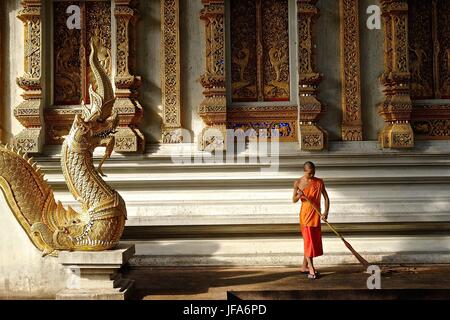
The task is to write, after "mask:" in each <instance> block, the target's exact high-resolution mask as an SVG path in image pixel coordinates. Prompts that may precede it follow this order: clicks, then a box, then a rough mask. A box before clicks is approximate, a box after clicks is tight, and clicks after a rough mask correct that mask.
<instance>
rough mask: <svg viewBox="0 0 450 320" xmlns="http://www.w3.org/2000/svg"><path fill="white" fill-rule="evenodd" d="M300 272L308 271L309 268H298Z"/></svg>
mask: <svg viewBox="0 0 450 320" xmlns="http://www.w3.org/2000/svg"><path fill="white" fill-rule="evenodd" d="M300 272H301V273H305V274H306V273H309V269H308V268H306V267H301V268H300Z"/></svg>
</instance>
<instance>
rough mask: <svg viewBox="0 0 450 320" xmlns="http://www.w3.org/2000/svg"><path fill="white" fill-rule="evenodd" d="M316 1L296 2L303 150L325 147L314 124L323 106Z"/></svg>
mask: <svg viewBox="0 0 450 320" xmlns="http://www.w3.org/2000/svg"><path fill="white" fill-rule="evenodd" d="M316 2H317V0H298V1H297V7H298V17H297V24H298V43H299V44H298V46H299V48H298V60H299V101H300V104H299V108H298V139H299V143H300V148H301V149H302V150H310V151H319V150H323V149H325V148H326V145H327V132H326V131H325V130H324V129H322V128H321V127H320V126H318V125H317V121H318V120H319V119H320V117H321V115H322V114H323V112H324V111H325V110H324V107H323V106H322V104H321V103H320V102H319V100H318V99H317V86H318V85H319V84H320V81H321V80H322V75H321V74H319V73H318V72H316V71H315V53H314V46H313V43H314V39H313V28H314V24H315V21H316V19H317V17H318V15H319V10H318V9H317V7H316Z"/></svg>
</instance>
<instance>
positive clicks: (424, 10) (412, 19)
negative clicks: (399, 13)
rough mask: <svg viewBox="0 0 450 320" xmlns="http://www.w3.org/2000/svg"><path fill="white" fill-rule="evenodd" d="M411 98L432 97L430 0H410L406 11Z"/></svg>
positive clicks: (431, 22) (432, 50) (432, 53)
mask: <svg viewBox="0 0 450 320" xmlns="http://www.w3.org/2000/svg"><path fill="white" fill-rule="evenodd" d="M408 21H409V24H408V32H409V48H408V50H409V60H410V62H409V69H410V72H411V98H412V99H413V100H417V99H432V98H434V85H433V83H434V76H433V74H434V71H433V69H434V66H433V60H434V54H435V52H434V48H433V47H434V44H433V36H432V35H433V17H432V3H431V1H423V0H422V1H421V0H410V1H409V11H408Z"/></svg>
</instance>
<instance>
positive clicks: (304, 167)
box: [303, 161, 316, 171]
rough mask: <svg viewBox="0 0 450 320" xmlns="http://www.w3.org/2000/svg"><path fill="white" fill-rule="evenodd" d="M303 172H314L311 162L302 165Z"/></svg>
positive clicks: (314, 167)
mask: <svg viewBox="0 0 450 320" xmlns="http://www.w3.org/2000/svg"><path fill="white" fill-rule="evenodd" d="M303 170H313V171H315V170H316V166H315V165H314V163H312V162H311V161H307V162H305V163H304V164H303Z"/></svg>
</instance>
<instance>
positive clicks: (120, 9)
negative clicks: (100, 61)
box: [114, 0, 145, 152]
mask: <svg viewBox="0 0 450 320" xmlns="http://www.w3.org/2000/svg"><path fill="white" fill-rule="evenodd" d="M131 2H132V0H115V5H116V6H115V11H114V14H115V17H116V24H117V30H116V44H117V47H116V77H115V85H116V97H117V99H116V103H115V105H114V108H115V109H116V110H117V111H118V113H119V115H120V124H119V129H118V132H117V133H116V135H115V137H116V145H115V149H114V150H115V151H117V152H142V151H143V150H144V148H145V139H144V136H143V134H142V133H141V132H140V131H139V129H138V125H139V123H140V121H141V119H142V117H143V109H142V106H141V105H140V104H139V102H138V100H137V95H138V93H137V90H138V88H139V87H140V86H141V77H139V76H134V75H132V74H131V72H130V70H132V68H133V67H134V58H135V52H134V50H135V48H134V43H135V39H136V38H135V36H134V35H133V33H134V29H135V28H134V25H135V23H136V21H137V18H138V16H137V11H136V9H134V8H133V7H132V6H131V5H130V3H131Z"/></svg>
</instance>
